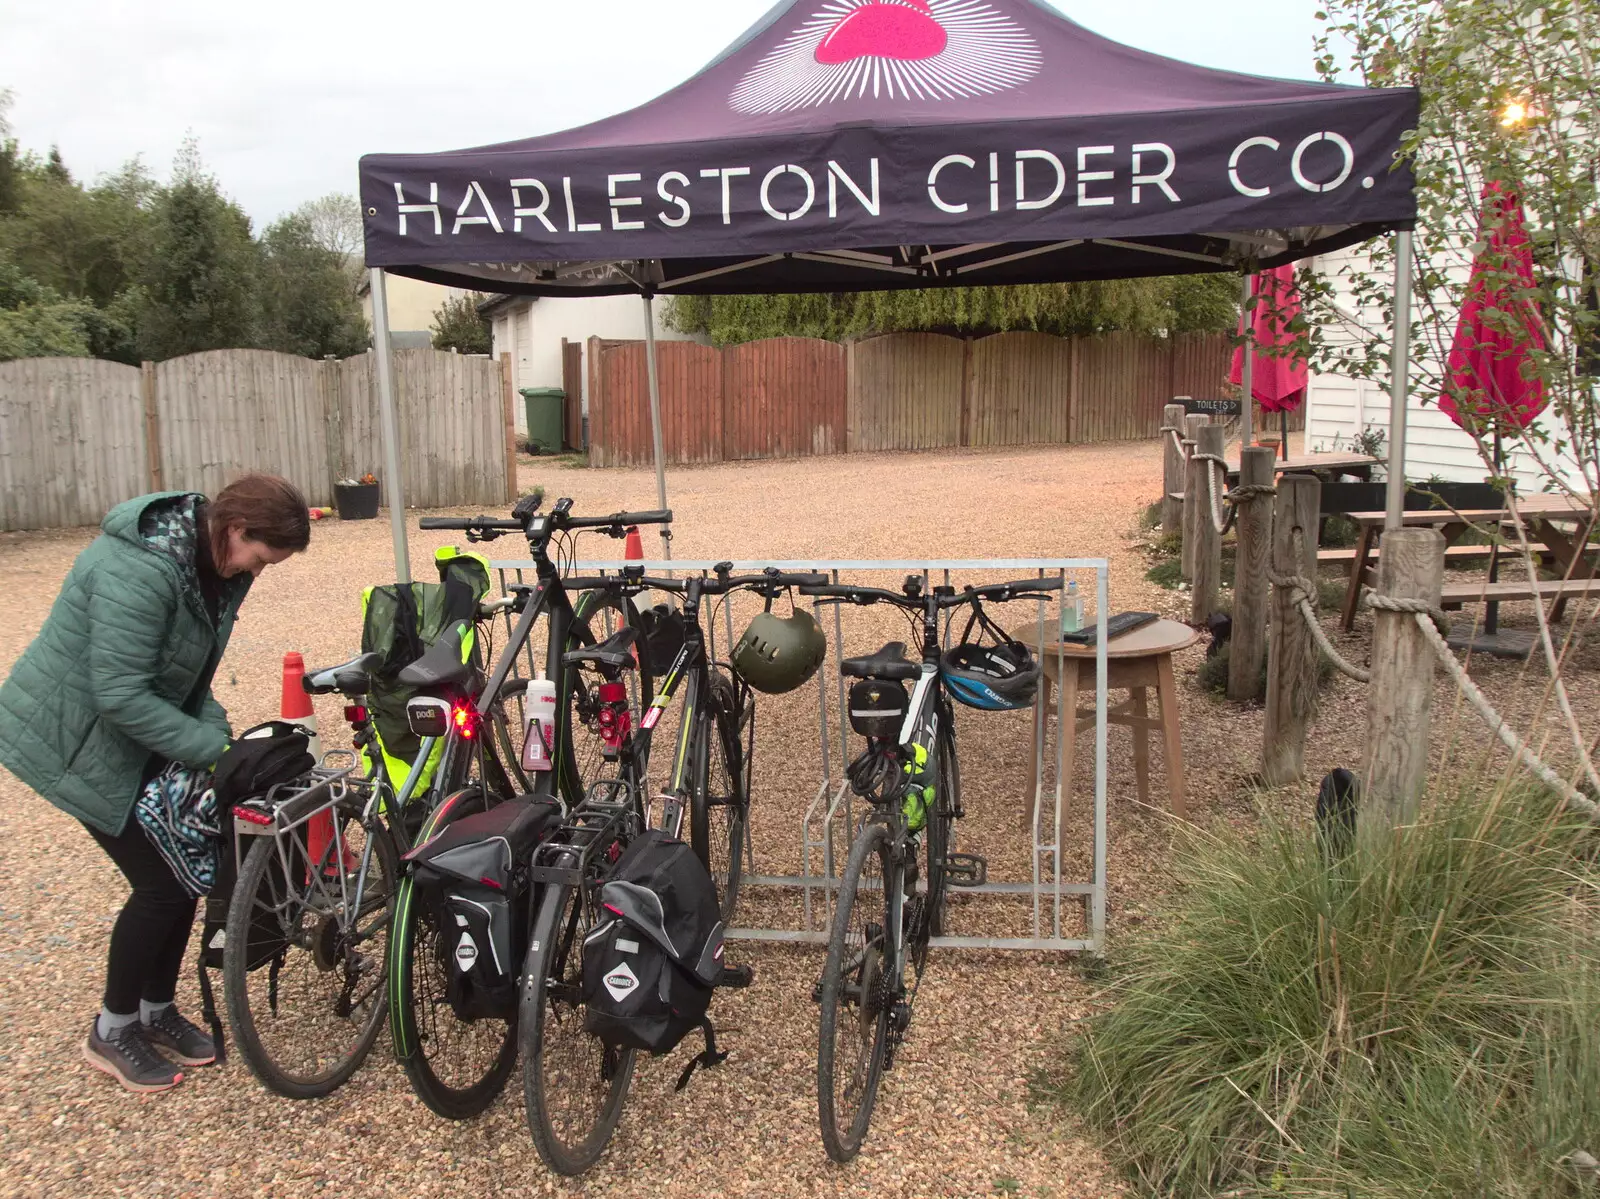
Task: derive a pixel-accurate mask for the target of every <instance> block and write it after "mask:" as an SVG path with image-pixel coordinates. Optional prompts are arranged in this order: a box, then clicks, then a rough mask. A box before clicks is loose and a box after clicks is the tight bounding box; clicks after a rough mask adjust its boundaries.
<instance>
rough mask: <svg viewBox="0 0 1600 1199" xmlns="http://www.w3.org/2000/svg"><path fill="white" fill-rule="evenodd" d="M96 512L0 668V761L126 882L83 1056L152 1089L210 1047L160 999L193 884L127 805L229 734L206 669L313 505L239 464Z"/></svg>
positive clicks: (300, 534) (307, 531)
mask: <svg viewBox="0 0 1600 1199" xmlns="http://www.w3.org/2000/svg"><path fill="white" fill-rule="evenodd" d="M100 528H101V533H100V536H99V537H97V538H95V540H94V541H93V542H91V543H90V545H89V547H88V548H87V549H85V550H84V551H83V553H81V554H79V555H78V560H77V561H76V562H75V563H73V566H72V570H71V572H69V573H68V575H67V580H66V582H65V583H64V584H63V585H62V588H61V594H60V595H58V596H57V597H56V602H55V605H54V606H53V607H52V608H51V609H50V615H49V617H48V618H46V620H45V623H44V627H43V628H42V629H40V630H39V635H38V637H36V638H35V639H34V641H33V643H32V644H31V645H29V646H28V648H27V649H26V650H24V651H23V654H22V657H20V658H19V659H17V662H16V665H15V666H14V667H13V668H12V670H11V674H10V676H9V677H8V678H7V679H6V680H5V682H4V683H3V684H0V765H3V766H5V767H6V768H7V769H8V770H10V771H11V772H12V773H13V774H15V775H16V776H17V777H18V778H19V779H21V780H22V781H23V782H24V783H26V784H27V785H28V786H30V787H32V788H33V789H34V790H35V791H37V792H38V793H39V794H40V795H42V796H44V798H45V799H47V800H49V801H50V802H51V803H52V804H54V805H55V806H56V807H58V808H60V809H61V810H62V811H64V812H66V813H67V814H68V815H70V816H74V817H76V818H77V819H78V820H79V821H81V822H82V823H83V825H84V827H85V828H86V829H88V830H89V835H90V836H91V837H93V838H94V839H95V840H96V841H97V842H99V844H100V846H101V847H102V848H103V849H104V850H105V851H106V853H107V854H109V855H110V857H111V860H112V861H113V862H115V863H116V865H117V867H118V869H120V870H121V871H122V873H123V874H124V875H125V876H126V877H127V879H128V883H129V885H130V886H131V887H132V888H133V894H132V895H130V896H129V897H128V902H127V904H126V905H125V906H124V907H123V909H122V914H121V915H120V916H118V918H117V922H116V925H115V927H114V928H113V929H112V932H111V949H110V954H109V961H108V965H107V969H106V989H105V1000H104V1007H103V1008H102V1010H101V1012H100V1015H99V1017H98V1018H97V1019H96V1020H95V1021H94V1025H93V1027H92V1028H91V1029H90V1031H89V1037H88V1040H87V1041H86V1042H85V1044H84V1056H85V1057H86V1058H87V1059H88V1060H89V1063H90V1064H91V1065H92V1066H94V1067H96V1068H97V1069H100V1070H103V1071H105V1072H106V1073H108V1074H110V1075H112V1076H113V1077H114V1078H116V1079H117V1080H118V1081H120V1082H121V1083H122V1085H123V1086H125V1087H127V1088H128V1089H129V1090H131V1091H159V1090H165V1089H166V1088H168V1087H172V1086H176V1085H177V1084H178V1083H179V1082H181V1081H182V1080H183V1074H182V1071H181V1067H182V1066H198V1065H207V1064H209V1063H210V1062H212V1061H214V1060H215V1059H216V1047H215V1046H214V1045H213V1044H212V1043H211V1038H210V1037H208V1036H206V1035H205V1034H204V1033H203V1032H201V1031H200V1030H199V1029H198V1028H196V1027H195V1026H194V1025H193V1024H191V1023H190V1022H189V1021H188V1020H186V1019H185V1018H184V1017H183V1016H182V1015H180V1014H179V1012H178V1010H177V1008H176V1007H175V1006H174V1005H173V995H174V991H175V988H176V986H177V979H178V971H179V969H180V968H181V967H182V965H183V953H184V949H185V947H186V946H187V945H188V942H189V928H190V926H191V925H192V924H193V923H194V915H195V900H194V897H193V896H192V895H190V894H189V892H188V891H187V890H185V888H184V887H183V885H182V884H181V883H180V882H179V881H178V879H177V877H176V876H175V875H174V874H173V873H172V869H171V867H169V866H168V865H167V864H166V861H165V859H163V858H162V857H161V855H160V854H159V853H157V852H156V849H155V847H154V846H153V845H152V844H151V843H150V841H149V839H148V838H146V836H145V834H144V830H143V827H142V826H141V825H140V824H139V822H138V820H136V819H134V818H133V809H134V805H135V803H136V801H137V799H138V794H139V791H140V790H141V789H142V788H143V786H144V785H145V784H146V783H147V782H149V781H150V780H152V779H153V778H155V777H156V775H158V774H159V773H160V772H161V770H162V769H163V768H164V767H165V766H166V765H167V764H168V763H171V762H177V763H181V764H182V765H185V766H193V767H202V768H208V767H210V766H211V765H212V764H213V763H214V762H216V760H217V758H218V756H220V755H221V753H222V751H223V750H224V749H225V748H226V747H227V744H228V738H229V735H230V733H229V728H228V714H227V713H226V712H225V711H223V709H222V705H221V704H219V703H217V701H216V698H215V697H214V696H213V695H212V694H211V677H212V675H213V674H215V673H216V669H217V663H218V662H219V661H221V659H222V654H223V651H224V650H225V649H227V647H228V636H229V634H230V633H231V632H232V630H233V622H234V618H235V616H236V615H237V614H238V611H239V605H240V604H241V603H243V602H244V597H245V594H246V593H247V592H248V591H249V590H250V584H251V583H252V582H253V581H254V579H255V577H256V576H257V575H259V574H260V573H261V572H262V571H263V570H265V569H266V568H267V567H268V566H271V565H274V564H276V563H279V562H282V561H283V560H284V559H286V558H287V557H289V555H290V554H293V553H297V552H299V551H300V550H303V549H305V548H306V545H307V544H308V543H309V542H310V540H311V522H310V519H309V513H308V511H307V509H306V501H305V497H304V496H302V495H301V494H300V492H299V491H298V490H297V489H296V488H295V486H294V485H293V484H292V483H290V482H288V481H287V480H285V479H280V478H278V477H277V476H275V475H258V474H253V475H246V476H245V477H244V478H242V479H240V480H239V481H238V482H236V483H231V484H229V485H228V486H227V487H224V488H223V489H222V491H221V492H220V493H219V494H218V495H217V497H216V499H214V500H209V501H208V500H207V499H206V497H205V496H203V495H197V494H194V493H192V492H165V493H162V494H159V495H147V496H141V497H140V498H139V499H134V500H129V501H127V502H126V503H124V504H118V505H117V506H116V507H115V508H113V509H112V510H111V511H110V512H109V513H108V514H107V515H106V518H105V520H104V521H103V522H102V523H101V526H100ZM158 1045H159V1046H161V1047H163V1048H165V1049H167V1050H168V1051H170V1052H171V1053H172V1054H173V1056H174V1057H176V1059H177V1062H176V1064H174V1063H173V1062H171V1061H169V1060H168V1059H167V1058H165V1057H163V1056H162V1055H161V1054H160V1053H158V1052H157V1051H156V1046H158Z"/></svg>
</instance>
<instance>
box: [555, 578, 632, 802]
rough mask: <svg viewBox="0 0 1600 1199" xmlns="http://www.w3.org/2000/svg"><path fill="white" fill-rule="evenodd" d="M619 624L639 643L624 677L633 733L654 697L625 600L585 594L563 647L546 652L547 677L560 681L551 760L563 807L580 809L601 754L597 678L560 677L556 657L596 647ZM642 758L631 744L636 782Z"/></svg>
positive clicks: (572, 672)
mask: <svg viewBox="0 0 1600 1199" xmlns="http://www.w3.org/2000/svg"><path fill="white" fill-rule="evenodd" d="M608 622H609V623H608ZM623 624H627V625H631V626H632V627H633V628H635V629H636V630H638V633H639V639H638V641H637V642H635V645H636V647H637V648H636V650H635V655H634V656H635V659H636V661H635V664H634V667H633V668H632V670H631V671H628V672H626V673H631V674H632V675H633V676H634V677H633V680H632V681H631V682H630V683H629V708H630V710H631V713H632V717H633V727H634V728H635V729H638V728H639V727H640V722H641V721H642V719H643V717H644V713H645V710H646V709H647V708H648V707H649V705H650V701H651V700H652V699H653V698H654V697H655V690H654V675H653V673H652V671H651V669H650V653H649V650H648V648H647V647H646V645H645V641H644V625H643V623H642V622H641V620H640V619H639V611H638V608H637V607H635V606H634V603H633V601H632V600H631V599H629V598H628V597H627V596H624V595H622V594H620V593H619V592H616V591H611V590H606V589H599V590H595V591H585V592H584V593H583V594H582V595H580V596H579V597H578V598H577V600H576V601H575V602H574V604H573V617H572V623H571V625H570V626H569V627H568V629H567V636H566V639H565V643H564V645H563V646H561V647H559V649H558V647H556V646H555V645H552V646H551V647H550V664H549V672H550V677H551V678H553V679H554V678H564V679H565V680H566V684H565V686H563V687H562V689H561V692H560V694H558V695H557V696H556V704H557V712H556V729H557V733H558V735H559V736H560V739H561V744H560V745H559V746H558V747H557V749H556V753H555V760H556V763H557V766H558V767H559V777H558V780H557V781H558V790H559V792H560V794H561V795H562V797H563V798H564V799H565V800H566V802H567V804H568V806H569V807H576V806H577V805H578V804H580V803H582V802H583V797H584V794H585V793H586V791H587V790H588V787H589V784H590V783H593V782H594V781H595V780H596V779H597V778H600V777H602V775H603V774H604V773H606V772H605V767H604V762H605V760H604V758H603V757H602V754H601V744H602V743H601V740H600V736H599V733H598V731H597V729H596V727H595V724H594V717H593V712H594V710H595V707H596V705H597V703H598V699H597V697H596V696H595V689H596V688H597V686H598V684H599V682H600V676H599V674H598V672H596V671H595V670H593V669H592V668H589V667H579V668H573V669H567V670H566V671H564V672H563V671H562V670H561V669H560V655H561V654H562V653H567V652H570V651H572V650H575V649H583V648H587V647H589V646H591V645H597V644H599V643H600V642H602V641H604V640H605V639H606V638H607V637H608V636H610V635H611V633H613V632H615V631H616V630H617V629H618V628H620V627H621V626H622V625H623ZM608 630H609V631H608ZM646 752H647V747H646V746H643V745H641V743H640V742H639V741H638V740H637V739H636V741H635V754H636V755H638V758H637V761H638V768H639V773H640V774H641V776H642V775H643V773H644V768H645V761H644V758H643V755H644V754H645V753H646ZM613 773H614V772H613Z"/></svg>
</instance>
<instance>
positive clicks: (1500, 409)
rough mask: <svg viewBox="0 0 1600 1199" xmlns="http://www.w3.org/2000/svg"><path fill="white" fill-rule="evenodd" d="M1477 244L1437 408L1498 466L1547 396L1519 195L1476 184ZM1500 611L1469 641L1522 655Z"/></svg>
mask: <svg viewBox="0 0 1600 1199" xmlns="http://www.w3.org/2000/svg"><path fill="white" fill-rule="evenodd" d="M1478 243H1479V245H1481V246H1482V247H1483V248H1482V249H1481V250H1479V252H1478V257H1477V258H1476V259H1474V260H1473V263H1472V273H1471V274H1470V275H1469V276H1468V277H1467V295H1466V299H1465V300H1464V301H1463V302H1462V305H1461V317H1460V319H1459V320H1458V321H1457V322H1456V334H1455V338H1454V340H1453V341H1452V342H1451V344H1450V357H1449V358H1448V359H1447V360H1446V362H1445V372H1446V375H1447V376H1448V377H1447V379H1446V382H1445V387H1444V393H1443V394H1442V395H1441V396H1440V397H1439V408H1440V410H1441V411H1443V412H1444V413H1446V414H1447V415H1448V416H1449V417H1450V419H1451V420H1453V421H1455V422H1456V424H1458V425H1460V426H1461V427H1462V428H1463V429H1465V430H1467V431H1468V432H1469V433H1472V434H1474V435H1476V436H1479V437H1482V436H1484V435H1485V434H1488V435H1490V436H1492V438H1493V441H1494V464H1495V469H1496V471H1498V470H1499V469H1500V468H1501V466H1502V465H1503V461H1502V456H1501V452H1500V435H1501V433H1502V432H1503V431H1504V430H1506V429H1508V428H1509V429H1511V430H1512V431H1513V432H1520V431H1521V430H1523V429H1525V428H1527V427H1528V425H1529V424H1531V423H1532V421H1533V420H1534V418H1535V417H1537V416H1538V415H1539V413H1541V412H1543V411H1544V407H1545V404H1546V403H1547V402H1548V397H1547V396H1546V395H1545V390H1544V381H1543V380H1542V379H1540V378H1539V377H1538V376H1537V375H1536V374H1535V373H1534V372H1533V371H1532V370H1531V369H1530V367H1531V366H1532V363H1531V361H1530V359H1529V353H1530V352H1536V351H1540V350H1543V349H1544V348H1545V346H1546V342H1545V336H1544V323H1543V321H1542V320H1541V319H1540V316H1539V304H1538V301H1537V300H1535V299H1534V287H1535V283H1534V277H1533V247H1532V245H1531V244H1530V242H1529V240H1528V228H1527V223H1526V221H1525V219H1524V217H1523V211H1522V201H1521V200H1520V199H1518V198H1517V195H1516V193H1515V192H1513V191H1511V190H1510V189H1509V188H1506V187H1504V186H1503V185H1501V184H1499V183H1491V184H1489V186H1488V187H1486V188H1484V190H1483V212H1482V215H1481V216H1480V217H1479V219H1478ZM1499 573H1500V562H1499V554H1498V552H1495V551H1491V553H1490V556H1489V579H1490V581H1491V582H1492V581H1493V580H1495V579H1496V578H1498V577H1499ZM1499 609H1500V605H1499V604H1490V605H1488V612H1487V613H1486V614H1485V621H1484V633H1485V635H1484V637H1482V638H1478V639H1475V640H1473V641H1471V644H1472V645H1473V647H1474V648H1478V649H1484V650H1488V651H1489V652H1491V653H1498V654H1505V655H1508V656H1517V657H1526V656H1527V654H1528V650H1529V648H1531V644H1532V643H1531V640H1530V639H1529V638H1527V637H1526V636H1521V637H1512V636H1510V635H1509V634H1506V633H1501V632H1500V630H1499V623H1500V611H1499Z"/></svg>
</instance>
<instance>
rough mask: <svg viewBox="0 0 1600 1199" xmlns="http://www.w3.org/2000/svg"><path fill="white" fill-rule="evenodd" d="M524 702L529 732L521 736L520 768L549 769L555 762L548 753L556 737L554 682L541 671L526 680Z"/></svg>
mask: <svg viewBox="0 0 1600 1199" xmlns="http://www.w3.org/2000/svg"><path fill="white" fill-rule="evenodd" d="M525 702H526V703H527V705H528V707H527V713H528V734H527V736H525V737H524V738H523V739H522V768H523V769H524V770H549V769H550V768H551V767H552V766H553V765H554V763H553V762H552V761H551V757H550V755H551V751H552V749H553V748H554V746H555V740H556V685H555V684H554V683H553V682H551V681H550V680H549V679H547V678H545V677H544V673H543V672H542V671H541V672H540V674H539V677H538V678H536V679H533V680H532V681H531V682H529V684H528V691H527V695H526V698H525Z"/></svg>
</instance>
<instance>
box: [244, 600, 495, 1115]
mask: <svg viewBox="0 0 1600 1199" xmlns="http://www.w3.org/2000/svg"><path fill="white" fill-rule="evenodd" d="M506 606H507V601H494V602H491V603H487V604H481V605H479V607H478V610H477V614H476V615H477V618H478V620H479V621H480V622H487V621H489V620H491V619H492V618H493V617H494V616H495V615H496V614H497V613H498V612H500V611H502V610H504V608H505V607H506ZM474 648H475V649H476V646H475V647H474ZM430 654H432V655H433V658H430V657H429V655H430ZM440 656H448V657H451V658H453V659H454V660H456V661H460V660H461V659H462V657H463V654H462V648H461V629H460V628H459V627H457V628H455V629H452V630H450V635H447V636H446V637H444V638H441V639H440V641H439V642H436V644H435V647H434V648H432V649H430V650H429V651H428V653H425V654H424V655H423V657H422V658H421V659H419V660H418V662H417V663H414V664H413V665H412V666H410V667H407V668H406V669H405V670H403V671H402V672H401V673H400V675H399V681H400V682H401V683H402V684H404V685H423V684H425V683H427V682H428V681H429V680H430V679H432V678H433V677H434V676H435V675H436V674H437V669H436V667H435V666H434V665H433V662H434V660H436V659H437V658H438V657H440ZM467 657H468V660H469V662H470V661H471V655H468V656H467ZM381 665H382V659H381V658H380V657H379V655H377V654H362V655H360V656H359V657H356V658H353V659H351V660H350V661H348V662H344V663H341V664H340V665H338V666H333V667H329V668H327V669H324V670H314V671H311V672H309V673H308V674H306V675H305V676H304V677H303V679H302V686H303V688H304V690H305V691H306V693H307V694H310V695H328V694H334V693H338V694H342V695H343V696H344V697H345V699H346V700H347V701H348V702H347V704H346V706H345V713H344V714H345V718H346V720H347V721H348V722H349V724H350V729H351V738H352V744H353V746H354V748H353V749H351V750H335V751H332V752H331V753H328V754H325V755H324V757H323V762H322V763H321V764H319V765H318V766H317V767H315V768H314V769H313V770H312V772H311V774H310V775H309V776H305V777H303V778H301V779H298V780H295V781H293V782H290V783H284V784H281V785H279V786H277V787H274V788H272V789H271V790H270V791H268V792H267V793H266V794H265V795H263V796H260V797H256V798H253V799H250V800H246V801H244V802H243V803H240V804H238V805H237V806H236V807H235V808H234V829H235V838H234V854H235V862H236V865H237V878H236V882H235V884H234V889H233V894H232V898H231V900H230V903H229V907H228V920H227V924H226V926H225V931H224V942H223V945H224V949H223V960H222V974H223V990H224V995H225V996H226V999H227V1009H228V1024H229V1027H230V1030H231V1031H232V1034H233V1040H234V1043H235V1044H236V1045H237V1046H238V1047H239V1049H240V1052H241V1053H242V1054H243V1055H244V1058H245V1060H246V1062H247V1063H248V1064H249V1066H250V1069H251V1071H252V1073H254V1074H255V1076H256V1077H257V1078H258V1079H260V1080H261V1082H262V1084H263V1085H265V1086H266V1087H267V1089H268V1090H271V1091H273V1092H275V1093H277V1094H279V1095H283V1096H285V1097H288V1098H292V1099H313V1098H319V1097H321V1096H323V1095H327V1094H329V1093H331V1092H332V1091H334V1090H336V1089H337V1088H338V1087H340V1086H342V1085H343V1084H344V1083H345V1082H347V1081H348V1080H349V1079H350V1077H351V1076H352V1075H353V1074H354V1073H355V1072H356V1070H358V1069H359V1068H360V1067H361V1065H362V1063H363V1062H364V1061H365V1060H366V1057H367V1054H368V1053H369V1052H370V1050H371V1048H372V1045H373V1043H374V1041H375V1040H376V1039H377V1036H378V1031H379V1029H380V1028H381V1027H382V1025H383V1020H384V1017H385V1015H386V1014H387V1010H388V1004H387V992H386V989H385V982H386V978H385V975H386V968H387V961H386V953H385V949H386V941H387V938H388V932H389V925H390V918H391V915H392V903H393V900H394V897H395V891H396V883H397V875H398V872H399V862H400V855H401V854H403V853H404V852H406V851H408V850H409V849H410V848H411V845H412V836H411V834H412V832H414V831H415V829H416V828H417V826H418V824H419V823H420V821H421V819H422V816H423V810H424V809H426V808H427V807H428V806H429V805H428V802H427V799H426V797H427V796H428V795H429V794H445V793H448V792H449V791H452V790H456V789H458V788H459V787H461V786H462V785H464V784H465V783H466V782H467V780H468V777H469V776H470V775H471V773H472V770H473V767H474V764H475V763H478V764H479V773H480V774H481V773H484V771H483V769H482V765H481V763H483V762H484V761H486V760H487V759H485V757H484V755H482V754H481V753H477V752H469V751H471V750H472V748H473V747H471V746H470V745H469V740H468V738H467V736H466V732H465V729H464V727H457V726H455V725H454V724H453V723H452V722H448V721H446V722H445V723H446V726H447V727H446V728H445V730H444V731H443V733H442V735H440V736H430V737H424V738H423V739H422V742H421V745H420V749H419V752H418V753H417V756H416V758H415V760H414V761H413V764H412V767H411V769H410V771H409V773H408V775H407V777H406V778H405V780H404V782H403V784H402V785H401V786H400V787H399V789H398V790H396V788H395V786H394V784H393V782H392V781H391V779H390V778H389V774H388V771H387V770H386V769H385V768H384V766H383V764H382V753H381V750H380V747H379V745H378V739H377V732H376V727H375V723H374V719H373V715H372V712H371V710H370V709H369V708H368V706H367V704H366V701H367V699H368V697H369V695H370V694H371V692H372V687H373V674H374V672H375V671H376V670H378V669H379V668H380V667H381ZM443 694H444V695H445V696H446V697H448V698H447V699H444V700H441V699H438V698H432V699H429V700H425V701H424V702H427V703H446V702H452V701H453V702H454V703H456V704H463V703H465V702H466V696H465V693H464V692H451V691H449V690H445V691H444V692H443ZM490 724H491V725H493V726H495V727H498V728H502V731H503V732H504V729H503V726H504V725H505V720H504V714H503V712H500V711H496V712H495V713H493V714H492V716H491V718H490ZM507 735H508V734H507ZM436 747H438V748H440V749H441V750H442V752H441V754H440V756H439V758H438V760H437V761H436V762H433V767H434V769H433V774H432V778H431V780H429V781H428V782H427V783H426V784H425V783H424V781H423V776H424V775H425V774H426V773H427V772H428V766H429V763H430V762H432V761H433V757H434V750H435V748H436ZM340 757H347V758H349V759H350V760H349V762H348V764H346V765H344V766H329V765H328V764H327V763H328V762H329V761H330V760H337V759H338V758H340ZM363 757H365V758H366V759H367V762H368V769H367V771H366V772H365V774H362V775H357V773H356V772H357V770H358V769H359V764H360V761H361V759H362V758H363ZM489 773H490V774H492V775H494V776H495V777H496V778H500V779H503V778H504V770H503V769H502V768H501V767H500V766H499V764H498V763H497V762H496V763H495V764H494V765H493V766H492V767H491V769H490V770H489ZM501 785H505V784H503V783H502V784H501ZM247 840H250V841H253V842H254V844H252V845H250V846H249V848H248V850H247V849H245V844H246V841H247ZM263 968H264V969H263Z"/></svg>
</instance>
